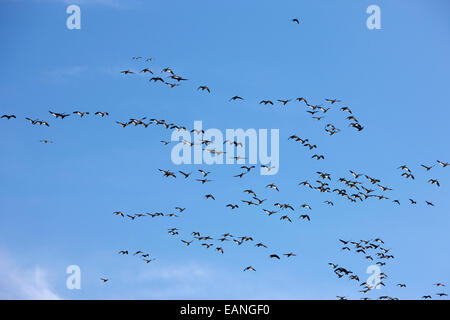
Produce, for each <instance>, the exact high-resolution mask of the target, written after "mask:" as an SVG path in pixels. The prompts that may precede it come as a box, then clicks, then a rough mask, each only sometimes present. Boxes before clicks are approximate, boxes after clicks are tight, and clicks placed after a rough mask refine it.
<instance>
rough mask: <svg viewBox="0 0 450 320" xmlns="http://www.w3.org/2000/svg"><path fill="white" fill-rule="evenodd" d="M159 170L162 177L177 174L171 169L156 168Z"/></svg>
mask: <svg viewBox="0 0 450 320" xmlns="http://www.w3.org/2000/svg"><path fill="white" fill-rule="evenodd" d="M158 170H159V171H161V172H162V173H163V174H164V175H163V176H164V177H167V178H168V177H174V178H176V177H177V176H176V175H175V173H173V172H172V171H169V170H162V169H158Z"/></svg>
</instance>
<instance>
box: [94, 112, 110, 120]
mask: <svg viewBox="0 0 450 320" xmlns="http://www.w3.org/2000/svg"><path fill="white" fill-rule="evenodd" d="M94 114H95V115H96V116H97V115H99V116H101V117H102V118H103V117H104V116H109V113H108V112H100V111H97V112H96V113H94Z"/></svg>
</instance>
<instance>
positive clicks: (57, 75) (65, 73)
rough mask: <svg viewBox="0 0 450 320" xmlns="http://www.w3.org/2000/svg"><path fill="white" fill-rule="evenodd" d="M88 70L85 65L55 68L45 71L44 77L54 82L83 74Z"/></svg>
mask: <svg viewBox="0 0 450 320" xmlns="http://www.w3.org/2000/svg"><path fill="white" fill-rule="evenodd" d="M85 70H86V67H83V66H71V67H62V68H55V69H50V70H46V71H44V78H45V79H47V80H50V81H52V82H61V81H66V80H68V79H69V78H73V77H76V76H79V75H81V74H82V73H83V72H84V71H85Z"/></svg>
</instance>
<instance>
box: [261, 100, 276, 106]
mask: <svg viewBox="0 0 450 320" xmlns="http://www.w3.org/2000/svg"><path fill="white" fill-rule="evenodd" d="M259 104H263V105H268V104H270V105H272V106H273V102H272V101H270V100H261V101H260V102H259Z"/></svg>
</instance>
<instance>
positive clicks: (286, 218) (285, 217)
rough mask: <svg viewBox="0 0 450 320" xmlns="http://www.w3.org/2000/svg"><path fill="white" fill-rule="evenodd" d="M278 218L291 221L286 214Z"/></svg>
mask: <svg viewBox="0 0 450 320" xmlns="http://www.w3.org/2000/svg"><path fill="white" fill-rule="evenodd" d="M280 220H287V221H289V222H292V220H291V219H290V218H289V217H288V216H282V217H281V218H280Z"/></svg>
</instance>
